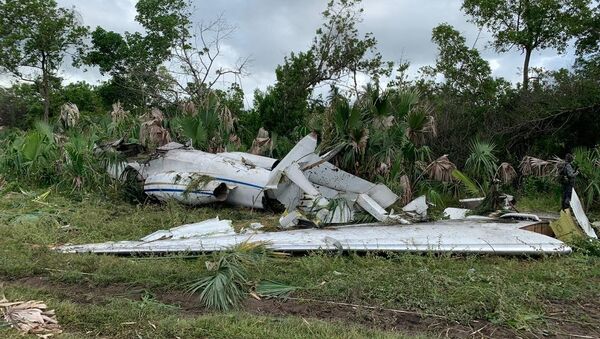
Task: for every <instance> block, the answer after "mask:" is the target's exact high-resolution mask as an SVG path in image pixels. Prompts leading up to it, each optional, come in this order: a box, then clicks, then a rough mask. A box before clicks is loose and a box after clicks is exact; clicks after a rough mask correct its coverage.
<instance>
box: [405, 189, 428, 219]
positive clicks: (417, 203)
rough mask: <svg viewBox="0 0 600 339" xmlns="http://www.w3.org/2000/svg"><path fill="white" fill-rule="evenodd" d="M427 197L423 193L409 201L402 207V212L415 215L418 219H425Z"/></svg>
mask: <svg viewBox="0 0 600 339" xmlns="http://www.w3.org/2000/svg"><path fill="white" fill-rule="evenodd" d="M428 207H429V206H427V199H426V197H425V196H424V195H422V196H420V197H418V198H416V199H415V200H413V201H411V202H409V203H408V204H407V205H406V206H404V207H402V210H403V211H404V212H407V213H410V214H411V215H415V216H416V217H417V218H418V219H419V220H427V209H428Z"/></svg>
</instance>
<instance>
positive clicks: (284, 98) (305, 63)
mask: <svg viewBox="0 0 600 339" xmlns="http://www.w3.org/2000/svg"><path fill="white" fill-rule="evenodd" d="M359 4H360V0H333V1H330V2H329V3H328V5H327V9H326V10H325V11H324V12H323V19H324V20H325V22H324V23H323V25H322V27H320V28H319V29H317V31H316V35H315V38H314V40H313V43H312V45H311V47H310V49H309V50H308V51H306V52H301V53H298V54H294V53H291V54H290V56H289V57H286V58H285V59H284V63H283V65H279V66H277V69H276V70H275V74H276V76H277V82H276V83H275V85H274V86H273V87H270V88H269V89H268V90H267V91H266V92H265V93H261V92H255V98H254V101H255V107H257V111H258V112H259V114H260V116H261V119H262V121H263V122H264V124H265V126H264V127H265V128H267V130H269V131H272V132H275V133H277V134H279V135H285V134H287V133H289V132H290V131H291V130H292V129H293V128H294V127H296V126H299V125H301V124H303V123H304V120H305V119H306V117H307V116H308V114H309V112H308V111H307V109H308V107H309V105H308V100H309V98H310V95H311V94H312V91H313V89H314V88H315V86H317V85H319V84H321V83H332V84H335V83H336V81H339V80H342V79H348V78H351V79H353V81H354V89H353V92H354V94H356V95H358V91H359V89H358V85H357V80H356V77H357V74H366V75H368V76H369V77H371V78H372V79H378V78H379V77H380V76H382V75H384V74H389V72H390V67H391V66H390V65H389V64H385V63H384V62H383V61H382V58H381V55H380V54H379V53H378V52H377V51H376V45H377V40H376V39H375V38H374V37H373V35H372V34H371V33H367V34H365V35H364V36H363V37H360V36H359V33H358V29H357V28H356V25H357V23H359V22H360V20H361V15H362V12H363V10H362V9H361V8H358V6H359Z"/></svg>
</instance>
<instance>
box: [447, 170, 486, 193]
mask: <svg viewBox="0 0 600 339" xmlns="http://www.w3.org/2000/svg"><path fill="white" fill-rule="evenodd" d="M452 176H453V177H454V178H455V179H456V180H458V181H459V182H460V183H461V184H462V185H463V187H464V188H465V189H466V190H467V192H469V193H470V194H472V195H474V196H479V195H481V193H482V192H481V189H480V188H479V186H478V185H477V184H476V183H475V182H474V181H473V180H471V178H469V177H468V176H467V175H466V174H464V173H463V172H461V171H459V170H454V171H452Z"/></svg>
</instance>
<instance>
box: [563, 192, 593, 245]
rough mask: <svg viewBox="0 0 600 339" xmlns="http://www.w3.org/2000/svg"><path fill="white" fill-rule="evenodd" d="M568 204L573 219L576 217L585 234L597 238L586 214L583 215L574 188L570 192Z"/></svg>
mask: <svg viewBox="0 0 600 339" xmlns="http://www.w3.org/2000/svg"><path fill="white" fill-rule="evenodd" d="M570 205H571V209H572V210H573V215H574V216H575V219H577V223H578V224H579V226H580V227H581V228H582V229H583V231H584V232H585V234H587V236H588V237H590V238H594V239H598V236H597V235H596V232H595V231H594V229H593V228H592V225H590V220H589V219H588V217H587V215H585V211H584V210H583V205H582V204H581V201H580V200H579V196H578V195H577V192H575V189H573V192H572V193H571V203H570Z"/></svg>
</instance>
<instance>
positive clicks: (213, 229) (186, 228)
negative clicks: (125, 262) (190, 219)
mask: <svg viewBox="0 0 600 339" xmlns="http://www.w3.org/2000/svg"><path fill="white" fill-rule="evenodd" d="M252 225H254V224H252ZM252 225H251V227H252ZM259 225H260V224H259ZM261 226H262V225H261ZM254 227H255V228H256V226H254ZM255 228H253V229H255ZM256 229H258V228H256ZM217 234H218V235H225V234H235V230H234V229H233V226H231V220H219V218H218V217H217V218H214V219H209V220H204V221H202V222H197V223H194V224H186V225H181V226H178V227H174V228H171V229H169V230H160V231H156V232H154V233H152V234H149V235H147V236H145V237H143V238H142V239H140V240H141V241H144V242H149V241H156V240H165V239H185V238H193V237H205V236H211V235H217Z"/></svg>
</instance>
